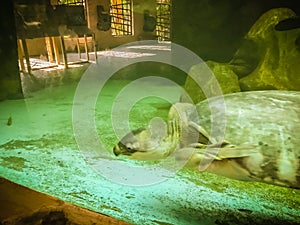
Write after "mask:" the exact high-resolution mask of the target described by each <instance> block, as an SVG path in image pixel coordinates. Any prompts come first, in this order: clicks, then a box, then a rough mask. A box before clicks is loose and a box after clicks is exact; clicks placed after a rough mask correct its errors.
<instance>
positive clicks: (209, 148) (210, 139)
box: [113, 90, 300, 188]
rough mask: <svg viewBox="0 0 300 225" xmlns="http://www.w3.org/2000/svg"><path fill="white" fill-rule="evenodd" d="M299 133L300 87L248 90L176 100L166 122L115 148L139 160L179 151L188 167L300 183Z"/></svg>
mask: <svg viewBox="0 0 300 225" xmlns="http://www.w3.org/2000/svg"><path fill="white" fill-rule="evenodd" d="M224 107H225V108H224ZM218 118H221V119H218ZM208 131H209V132H208ZM219 134H223V135H219ZM299 134H300V92H298V91H279V90H264V91H246V92H237V93H231V94H226V95H223V96H216V97H212V98H209V99H206V100H204V101H201V102H199V103H198V104H196V105H193V104H191V103H180V102H179V103H176V104H174V105H172V107H171V108H170V110H169V114H168V119H167V121H166V122H163V121H162V120H158V119H154V120H153V121H151V122H150V124H149V125H148V126H146V127H143V128H139V129H137V130H135V131H133V132H132V133H129V134H127V135H125V136H124V137H123V138H122V139H121V140H120V141H119V142H118V143H117V145H115V146H114V149H113V152H114V154H115V155H116V156H119V155H125V156H126V157H128V158H131V159H136V160H157V159H164V158H166V157H168V156H170V155H171V154H173V153H174V152H175V153H176V154H175V157H176V160H178V161H185V162H186V165H185V166H186V167H187V168H191V169H196V170H199V171H206V172H210V173H215V174H218V175H221V176H225V177H228V178H231V179H237V180H242V181H259V182H264V183H269V184H274V185H279V186H285V187H291V188H300V138H299Z"/></svg>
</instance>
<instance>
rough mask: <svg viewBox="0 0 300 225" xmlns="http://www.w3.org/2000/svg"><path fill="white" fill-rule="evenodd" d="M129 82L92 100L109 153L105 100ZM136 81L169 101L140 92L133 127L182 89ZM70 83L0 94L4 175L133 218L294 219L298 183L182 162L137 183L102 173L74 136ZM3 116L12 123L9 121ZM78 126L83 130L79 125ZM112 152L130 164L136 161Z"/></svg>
mask: <svg viewBox="0 0 300 225" xmlns="http://www.w3.org/2000/svg"><path fill="white" fill-rule="evenodd" d="M128 83H129V82H128V81H123V80H122V81H118V80H115V81H111V82H109V83H107V84H106V85H105V88H104V89H103V91H102V92H101V93H100V96H99V98H98V101H97V103H96V107H95V124H96V127H97V132H98V135H99V137H100V138H101V140H102V141H103V143H104V145H105V147H106V149H107V151H108V153H109V154H112V148H113V146H114V145H115V144H116V143H117V142H118V140H119V139H118V137H117V136H116V135H115V133H114V129H113V128H112V117H111V108H112V105H113V103H115V99H116V96H117V95H118V93H119V92H120V91H121V90H122V89H123V88H124V87H125V86H126V85H127V84H128ZM138 86H139V89H143V90H147V89H151V90H157V91H158V92H159V91H161V90H164V92H165V93H168V94H169V95H170V96H171V97H170V99H172V101H171V102H169V101H166V100H164V99H162V98H159V97H153V96H152V97H151V96H149V97H147V98H143V99H141V100H138V101H137V103H136V104H135V105H134V106H133V107H132V108H130V110H129V124H130V127H131V128H132V129H136V128H138V127H141V126H144V125H145V124H147V123H148V121H149V120H150V119H151V118H152V117H162V118H166V116H167V112H168V108H169V106H170V103H174V102H176V101H178V99H179V95H180V91H179V90H178V87H176V86H170V85H167V86H166V85H164V84H156V85H149V84H147V83H139V84H138ZM75 90H76V84H72V85H66V86H59V87H53V88H47V89H45V90H43V91H38V92H34V93H32V94H31V96H30V97H28V98H26V99H25V100H12V101H3V102H0V112H1V113H0V124H1V125H0V152H1V154H0V175H1V176H2V177H5V178H7V179H9V180H11V181H13V182H16V183H18V184H22V185H25V186H27V187H30V188H32V189H34V190H37V191H40V192H43V193H46V194H50V195H52V196H55V197H57V198H60V199H62V200H64V201H67V202H70V203H72V204H75V205H78V206H81V207H84V208H87V209H90V210H93V211H95V212H100V213H103V214H106V215H109V216H111V217H114V218H118V219H121V220H124V221H127V222H129V223H132V224H176V225H181V224H182V225H184V224H205V225H206V224H266V223H273V224H297V223H300V217H299V215H300V191H299V190H296V189H290V188H283V187H277V186H273V185H268V184H263V183H246V182H241V181H236V180H230V179H226V178H223V177H220V176H217V175H213V174H208V173H200V172H197V171H189V170H186V169H182V170H180V171H179V172H178V173H177V174H175V175H174V176H171V177H167V178H166V179H165V181H163V182H160V183H156V184H153V185H147V186H139V187H135V186H128V185H122V184H119V183H116V182H114V181H112V180H109V179H107V178H105V177H103V176H102V175H101V174H99V173H97V171H95V170H94V169H93V168H92V167H91V166H90V165H89V164H88V163H87V162H86V160H85V158H84V157H83V155H82V152H81V151H80V150H79V149H78V146H77V143H76V141H75V138H74V134H73V126H72V106H73V100H74V99H73V98H74V92H75ZM137 95H138V93H137V92H136V91H133V92H132V93H131V96H132V98H133V97H135V96H137ZM129 96H130V95H129ZM119 101H122V98H120V99H119ZM125 102H126V99H125ZM125 105H126V104H125ZM123 110H125V111H123ZM126 111H128V109H126V107H125V108H124V109H123V108H119V109H117V111H116V112H115V113H120V115H121V114H122V113H124V112H126ZM9 116H11V117H12V125H10V126H7V125H6V123H7V119H8V117H9ZM116 116H118V114H117V115H116ZM87 120H88V119H87ZM123 122H126V121H123ZM121 123H122V121H120V126H121V125H122V124H121ZM82 132H86V130H85V129H84V127H83V128H82ZM112 157H113V160H120V161H122V162H124V163H125V164H128V165H129V166H130V165H132V166H135V165H136V164H135V163H134V162H131V161H130V160H126V159H123V158H121V159H119V158H115V157H114V156H112ZM94 160H95V161H97V158H96V159H94ZM98 160H99V159H98ZM142 165H143V164H142ZM144 166H148V165H147V164H144ZM123 172H124V171H123ZM125 172H126V171H125ZM115 173H116V174H117V173H118V171H117V170H116V171H115Z"/></svg>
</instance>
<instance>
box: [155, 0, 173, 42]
mask: <svg viewBox="0 0 300 225" xmlns="http://www.w3.org/2000/svg"><path fill="white" fill-rule="evenodd" d="M156 36H157V39H158V41H171V0H156Z"/></svg>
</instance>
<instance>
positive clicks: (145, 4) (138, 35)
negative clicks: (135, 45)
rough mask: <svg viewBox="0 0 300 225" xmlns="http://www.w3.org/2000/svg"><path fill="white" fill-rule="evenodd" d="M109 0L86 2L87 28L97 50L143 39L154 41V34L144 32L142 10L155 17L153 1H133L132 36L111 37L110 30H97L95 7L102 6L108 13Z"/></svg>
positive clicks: (88, 0)
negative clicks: (94, 40) (94, 38)
mask: <svg viewBox="0 0 300 225" xmlns="http://www.w3.org/2000/svg"><path fill="white" fill-rule="evenodd" d="M109 2H110V1H109V0H87V15H88V18H87V19H88V26H89V28H90V29H91V30H92V31H93V32H94V33H95V37H96V43H97V48H98V49H107V48H113V47H116V46H118V45H121V44H124V43H128V42H132V41H137V40H144V39H155V32H144V31H143V25H144V10H149V12H150V13H151V14H153V15H156V1H155V0H133V29H134V33H133V35H132V36H125V37H113V36H112V33H111V30H108V31H101V30H99V29H98V28H97V22H98V21H97V6H98V5H102V6H103V7H104V10H105V11H108V12H109Z"/></svg>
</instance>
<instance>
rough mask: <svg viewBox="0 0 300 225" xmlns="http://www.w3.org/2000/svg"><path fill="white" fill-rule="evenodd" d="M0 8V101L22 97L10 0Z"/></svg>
mask: <svg viewBox="0 0 300 225" xmlns="http://www.w3.org/2000/svg"><path fill="white" fill-rule="evenodd" d="M6 3H7V4H6V6H5V7H1V9H0V30H1V34H0V35H1V36H0V62H1V63H0V71H1V72H0V101H1V100H5V99H13V98H20V97H22V88H21V79H20V74H19V68H18V53H17V39H16V37H17V35H16V29H15V19H14V11H13V4H12V1H7V2H6Z"/></svg>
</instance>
